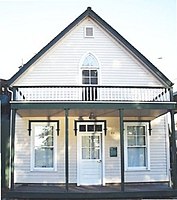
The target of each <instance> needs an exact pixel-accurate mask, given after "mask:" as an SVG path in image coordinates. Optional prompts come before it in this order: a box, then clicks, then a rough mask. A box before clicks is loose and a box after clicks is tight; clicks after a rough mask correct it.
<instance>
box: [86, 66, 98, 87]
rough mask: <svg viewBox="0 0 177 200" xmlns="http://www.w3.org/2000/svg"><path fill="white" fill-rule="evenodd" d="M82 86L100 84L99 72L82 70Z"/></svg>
mask: <svg viewBox="0 0 177 200" xmlns="http://www.w3.org/2000/svg"><path fill="white" fill-rule="evenodd" d="M82 84H88V85H96V84H98V71H97V70H82Z"/></svg>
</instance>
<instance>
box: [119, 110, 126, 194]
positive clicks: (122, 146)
mask: <svg viewBox="0 0 177 200" xmlns="http://www.w3.org/2000/svg"><path fill="white" fill-rule="evenodd" d="M119 117H120V156H121V159H120V160H121V191H124V189H125V188H124V182H125V175H124V122H123V110H122V109H120V110H119Z"/></svg>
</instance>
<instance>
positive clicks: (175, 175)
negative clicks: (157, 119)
mask: <svg viewBox="0 0 177 200" xmlns="http://www.w3.org/2000/svg"><path fill="white" fill-rule="evenodd" d="M170 115H171V160H172V183H173V188H174V189H177V156H176V151H177V149H176V138H175V120H174V110H171V111H170Z"/></svg>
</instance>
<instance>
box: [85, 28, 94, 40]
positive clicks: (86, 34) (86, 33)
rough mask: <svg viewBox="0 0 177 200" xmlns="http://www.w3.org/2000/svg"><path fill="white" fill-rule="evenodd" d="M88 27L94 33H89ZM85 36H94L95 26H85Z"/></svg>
mask: <svg viewBox="0 0 177 200" xmlns="http://www.w3.org/2000/svg"><path fill="white" fill-rule="evenodd" d="M87 29H92V35H88V32H87ZM89 33H90V32H89ZM84 37H85V38H94V27H93V26H85V28H84Z"/></svg>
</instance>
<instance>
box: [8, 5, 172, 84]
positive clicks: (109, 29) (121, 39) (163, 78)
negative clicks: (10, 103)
mask: <svg viewBox="0 0 177 200" xmlns="http://www.w3.org/2000/svg"><path fill="white" fill-rule="evenodd" d="M86 17H90V18H91V19H92V20H94V21H96V22H97V23H98V24H99V25H101V26H102V27H103V29H105V30H106V31H107V32H108V33H109V34H111V35H112V36H113V37H114V38H115V39H116V40H117V42H118V43H120V44H121V45H122V46H124V47H125V48H126V49H127V50H128V51H129V52H130V53H131V54H132V55H133V56H134V57H135V58H136V59H137V58H138V60H139V61H140V62H141V63H142V64H143V65H144V66H145V67H147V68H148V69H149V70H150V71H151V73H153V74H154V75H155V76H156V77H157V78H158V79H159V80H160V81H161V82H163V84H164V85H167V86H168V87H171V86H172V85H173V83H172V82H171V81H170V80H169V79H168V78H167V77H166V76H165V75H164V74H163V73H162V72H161V71H160V70H158V69H157V68H156V67H155V66H154V65H153V64H152V63H151V62H150V61H149V60H148V59H147V58H146V57H145V56H143V55H142V54H141V53H140V52H139V51H138V50H137V49H136V48H135V47H133V46H132V45H131V44H130V43H129V42H128V41H127V40H126V39H125V38H124V37H122V36H121V35H120V34H119V33H118V32H117V31H116V30H115V29H113V28H112V27H111V26H110V25H109V24H108V23H107V22H105V21H104V20H103V19H102V18H101V17H100V16H98V15H97V14H96V13H95V12H94V11H92V10H91V8H90V7H88V8H87V10H86V11H84V12H83V13H82V14H81V15H80V16H79V17H78V18H76V19H75V20H74V21H73V22H72V23H71V24H69V25H68V26H67V27H66V28H65V29H64V30H63V31H62V32H60V33H59V34H58V35H57V36H56V37H55V38H54V39H53V40H52V41H51V42H49V43H48V44H47V45H46V46H45V47H44V48H43V49H41V50H40V51H39V52H38V53H37V54H36V55H35V56H34V57H32V58H31V59H30V60H29V61H28V62H27V63H26V64H25V65H24V66H23V67H21V68H20V70H19V71H18V72H17V73H16V74H15V75H14V76H12V78H11V79H9V80H8V84H9V85H11V84H12V83H13V82H14V81H15V80H16V79H17V78H19V77H20V76H21V75H22V74H23V73H24V72H25V71H26V70H27V69H28V68H29V67H30V66H31V65H32V64H33V63H34V62H36V61H37V60H38V59H39V58H40V57H41V56H42V55H43V54H45V53H46V52H47V51H48V50H49V49H50V48H51V47H52V46H53V45H54V44H56V42H58V41H59V40H60V39H61V38H62V37H63V36H64V35H65V34H67V33H68V32H69V31H70V30H71V29H72V28H74V27H75V26H76V25H77V24H78V23H80V22H81V21H82V20H83V19H84V18H86Z"/></svg>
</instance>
